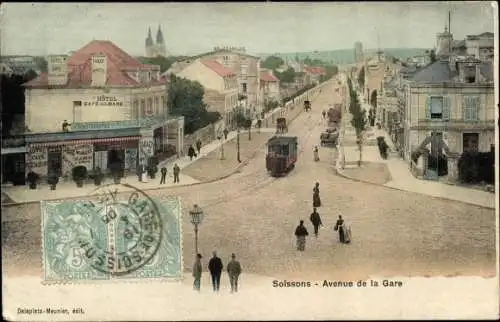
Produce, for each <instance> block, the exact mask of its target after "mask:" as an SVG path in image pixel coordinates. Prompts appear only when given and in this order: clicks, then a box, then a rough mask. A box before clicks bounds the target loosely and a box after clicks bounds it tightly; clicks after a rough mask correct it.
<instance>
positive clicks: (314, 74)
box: [304, 67, 326, 85]
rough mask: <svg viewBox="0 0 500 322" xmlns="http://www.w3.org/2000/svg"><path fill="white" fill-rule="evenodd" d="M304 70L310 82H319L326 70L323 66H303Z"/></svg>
mask: <svg viewBox="0 0 500 322" xmlns="http://www.w3.org/2000/svg"><path fill="white" fill-rule="evenodd" d="M304 72H305V73H306V74H307V75H308V77H309V80H310V82H311V84H316V85H317V84H319V83H320V82H321V77H322V76H326V71H325V69H324V68H323V67H305V68H304Z"/></svg>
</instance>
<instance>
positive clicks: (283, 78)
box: [274, 67, 296, 83]
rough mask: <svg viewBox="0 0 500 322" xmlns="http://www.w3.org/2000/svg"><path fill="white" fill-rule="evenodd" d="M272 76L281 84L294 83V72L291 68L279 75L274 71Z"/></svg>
mask: <svg viewBox="0 0 500 322" xmlns="http://www.w3.org/2000/svg"><path fill="white" fill-rule="evenodd" d="M274 74H275V75H276V77H277V78H278V79H279V80H280V82H282V83H293V82H295V76H296V73H295V70H294V69H293V68H292V67H289V68H288V69H287V70H285V71H284V72H282V73H280V72H277V71H275V72H274Z"/></svg>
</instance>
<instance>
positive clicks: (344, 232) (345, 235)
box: [334, 215, 351, 244]
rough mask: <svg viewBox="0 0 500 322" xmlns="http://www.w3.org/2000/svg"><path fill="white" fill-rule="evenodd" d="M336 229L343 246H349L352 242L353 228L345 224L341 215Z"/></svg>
mask: <svg viewBox="0 0 500 322" xmlns="http://www.w3.org/2000/svg"><path fill="white" fill-rule="evenodd" d="M334 229H335V231H338V232H339V241H340V242H341V243H342V244H348V243H349V242H350V241H351V227H350V225H349V226H348V225H346V224H345V222H344V219H343V218H342V216H341V215H339V219H337V223H336V224H335V228H334Z"/></svg>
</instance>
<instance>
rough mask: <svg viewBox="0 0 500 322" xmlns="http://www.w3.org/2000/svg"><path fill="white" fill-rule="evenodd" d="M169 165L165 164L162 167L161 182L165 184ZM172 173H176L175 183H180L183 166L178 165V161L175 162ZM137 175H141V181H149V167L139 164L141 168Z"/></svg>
mask: <svg viewBox="0 0 500 322" xmlns="http://www.w3.org/2000/svg"><path fill="white" fill-rule="evenodd" d="M167 172H168V171H167V167H165V166H163V167H162V168H161V169H160V174H161V175H160V184H165V183H166V182H167ZM172 173H173V174H174V183H179V175H180V173H181V168H180V167H179V166H178V165H177V163H175V164H174V167H173V168H172ZM137 175H138V176H139V181H140V182H148V180H149V179H148V175H149V174H148V169H147V167H146V166H144V165H140V166H139V170H138V171H137Z"/></svg>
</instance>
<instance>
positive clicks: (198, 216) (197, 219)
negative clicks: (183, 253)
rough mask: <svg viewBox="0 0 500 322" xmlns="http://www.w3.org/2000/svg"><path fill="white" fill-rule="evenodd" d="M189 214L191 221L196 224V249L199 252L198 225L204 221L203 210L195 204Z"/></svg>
mask: <svg viewBox="0 0 500 322" xmlns="http://www.w3.org/2000/svg"><path fill="white" fill-rule="evenodd" d="M189 215H190V216H191V223H192V224H193V225H194V249H195V251H196V254H198V225H200V224H201V222H202V221H203V210H202V209H201V208H200V207H198V205H196V204H195V205H194V206H193V209H191V210H190V211H189Z"/></svg>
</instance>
